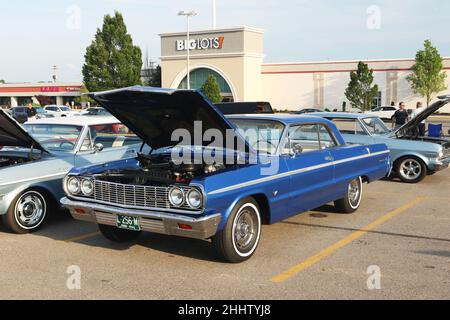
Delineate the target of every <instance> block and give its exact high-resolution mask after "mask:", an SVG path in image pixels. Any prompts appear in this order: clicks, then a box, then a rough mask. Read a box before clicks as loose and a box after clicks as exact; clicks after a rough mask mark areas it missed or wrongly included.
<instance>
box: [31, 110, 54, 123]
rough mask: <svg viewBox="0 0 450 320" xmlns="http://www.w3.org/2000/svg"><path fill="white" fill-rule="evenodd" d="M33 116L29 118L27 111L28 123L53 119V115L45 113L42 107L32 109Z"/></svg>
mask: <svg viewBox="0 0 450 320" xmlns="http://www.w3.org/2000/svg"><path fill="white" fill-rule="evenodd" d="M32 109H33V113H32V114H34V115H31V116H30V112H29V111H28V121H30V120H36V119H44V118H53V117H54V115H53V114H50V113H48V112H47V111H45V109H44V108H42V107H32Z"/></svg>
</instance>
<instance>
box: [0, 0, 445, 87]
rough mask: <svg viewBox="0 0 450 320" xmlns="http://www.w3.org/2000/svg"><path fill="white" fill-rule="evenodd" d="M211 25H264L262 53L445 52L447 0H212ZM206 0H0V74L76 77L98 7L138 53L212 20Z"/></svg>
mask: <svg viewBox="0 0 450 320" xmlns="http://www.w3.org/2000/svg"><path fill="white" fill-rule="evenodd" d="M216 1H217V27H218V28H221V27H224V28H225V27H235V26H242V25H246V26H252V27H258V28H262V29H264V30H265V54H266V57H265V62H298V61H323V60H353V59H389V58H413V57H414V56H415V53H416V51H417V50H418V49H420V48H421V47H422V45H423V41H424V40H425V39H430V40H431V41H432V42H433V44H434V45H435V46H436V47H437V48H438V49H439V51H440V52H441V54H442V55H443V56H447V57H448V56H450V33H449V29H450V25H449V24H448V12H450V2H449V1H443V0H428V1H425V0H396V1H389V0H378V1H375V0H371V1H366V0H315V1H306V0H216ZM211 3H212V0H158V1H157V0H69V1H67V0H58V1H54V0H51V1H50V0H39V1H35V0H14V1H10V0H0V79H4V80H6V81H7V82H33V81H49V80H51V76H52V66H53V65H57V66H58V78H59V81H61V82H74V81H76V82H78V81H82V75H81V68H82V65H83V63H84V54H85V51H86V47H87V46H88V45H89V44H90V43H91V41H92V39H93V37H94V35H95V32H96V29H97V28H99V27H101V25H102V21H103V16H104V15H105V14H113V13H114V11H115V10H118V11H120V12H121V13H122V14H123V16H124V19H125V22H126V24H127V27H128V32H129V33H130V34H131V36H132V38H133V40H134V42H135V44H137V45H139V46H140V47H141V49H142V51H143V53H144V55H145V53H146V52H148V54H149V56H150V57H151V58H152V59H154V60H155V61H157V62H158V61H159V56H160V39H159V36H158V34H160V33H164V32H176V31H184V30H185V18H182V17H178V16H177V13H178V12H179V11H180V10H195V11H197V12H198V16H196V17H194V18H193V19H192V21H191V26H192V29H194V30H195V29H209V28H210V27H211V26H212V14H211V6H212V5H211Z"/></svg>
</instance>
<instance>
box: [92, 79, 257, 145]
mask: <svg viewBox="0 0 450 320" xmlns="http://www.w3.org/2000/svg"><path fill="white" fill-rule="evenodd" d="M89 96H90V97H91V98H92V99H94V100H95V101H97V102H98V103H99V104H100V105H101V106H103V107H104V108H105V109H106V110H108V111H109V112H110V113H111V114H112V115H113V116H115V117H116V118H117V119H119V120H120V121H121V122H122V123H123V124H124V125H126V126H127V127H128V128H130V129H131V130H132V131H133V132H134V133H135V134H136V135H138V136H139V137H140V138H141V139H142V140H143V141H145V142H146V143H147V144H148V145H149V146H150V147H151V148H152V149H160V148H163V147H168V146H174V145H177V144H178V143H179V141H178V140H177V141H172V133H173V132H174V131H175V130H177V129H185V130H187V131H188V132H189V133H190V136H191V139H192V140H194V137H196V136H195V135H194V122H196V121H201V123H202V130H201V134H202V137H203V134H204V133H205V131H206V130H208V129H216V130H219V131H220V132H221V134H222V135H223V137H224V140H225V137H226V136H227V135H226V133H227V130H233V132H235V131H234V130H235V128H234V127H233V125H232V124H231V123H230V122H229V121H228V120H227V119H226V118H225V117H224V116H223V115H222V114H221V113H220V111H218V110H217V109H216V107H215V106H213V105H212V104H211V103H210V102H209V101H208V100H207V99H206V98H205V96H204V95H203V94H202V93H200V92H199V91H193V90H171V89H160V88H152V87H142V86H135V87H129V88H123V89H117V90H111V91H105V92H96V93H90V94H89ZM198 136H199V134H198ZM235 136H237V137H238V139H241V140H242V141H243V142H244V145H245V146H246V151H247V150H250V148H249V147H248V145H247V143H246V142H245V141H244V139H243V138H242V137H241V136H240V135H239V134H236V133H235ZM202 137H196V138H197V139H199V141H192V145H197V146H200V143H201V146H208V145H210V144H211V141H204V139H203V138H202ZM177 138H178V137H177ZM200 139H201V141H200Z"/></svg>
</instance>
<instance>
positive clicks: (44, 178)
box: [0, 110, 142, 233]
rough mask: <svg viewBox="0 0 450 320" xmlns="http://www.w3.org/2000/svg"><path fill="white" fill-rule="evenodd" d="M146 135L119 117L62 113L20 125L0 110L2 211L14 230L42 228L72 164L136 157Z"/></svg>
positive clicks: (60, 194)
mask: <svg viewBox="0 0 450 320" xmlns="http://www.w3.org/2000/svg"><path fill="white" fill-rule="evenodd" d="M141 144H142V141H141V140H140V139H139V138H137V137H136V136H135V135H133V134H131V133H130V132H129V130H128V128H126V127H125V126H124V125H123V124H121V123H120V121H119V120H117V119H116V118H114V117H112V116H108V117H62V118H61V117H58V118H48V119H39V120H34V121H30V122H27V123H26V124H25V125H24V126H21V125H20V124H19V123H17V122H16V121H15V120H14V119H13V118H11V117H10V116H9V115H7V114H6V113H5V112H4V111H2V110H0V217H1V218H2V220H3V225H4V226H5V227H6V228H7V229H9V230H10V231H12V232H15V233H28V232H31V231H34V230H36V229H38V228H39V227H40V226H41V225H42V224H43V222H44V221H45V218H46V217H47V216H48V213H49V212H50V211H55V210H56V209H58V207H59V206H58V204H59V201H58V200H59V199H60V198H61V197H62V196H63V194H64V192H63V188H62V179H63V178H64V176H65V175H66V174H67V173H68V172H69V171H70V170H71V169H72V168H73V167H74V166H77V167H82V166H86V165H91V164H94V163H102V162H105V161H111V160H119V159H123V158H130V157H134V156H135V154H136V151H138V150H139V147H140V145H141Z"/></svg>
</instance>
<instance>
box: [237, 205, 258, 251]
mask: <svg viewBox="0 0 450 320" xmlns="http://www.w3.org/2000/svg"><path fill="white" fill-rule="evenodd" d="M255 229H256V228H255V223H254V221H253V219H252V216H251V213H250V212H249V211H248V210H244V211H242V212H241V214H240V216H239V218H238V220H237V223H236V231H235V236H234V237H235V241H236V244H237V246H238V248H239V249H242V250H245V248H246V247H247V246H248V245H249V244H250V243H251V242H252V240H253V239H254V238H255V235H256V230H255Z"/></svg>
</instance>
